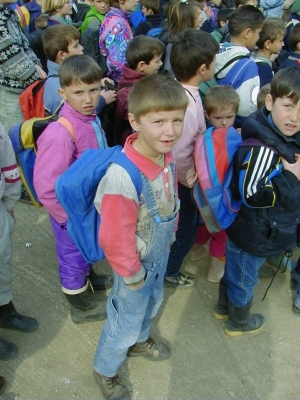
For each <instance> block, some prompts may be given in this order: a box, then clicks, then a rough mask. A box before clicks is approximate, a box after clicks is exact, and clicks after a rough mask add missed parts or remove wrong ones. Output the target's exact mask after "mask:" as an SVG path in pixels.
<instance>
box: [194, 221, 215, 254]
mask: <svg viewBox="0 0 300 400" xmlns="http://www.w3.org/2000/svg"><path fill="white" fill-rule="evenodd" d="M210 237H211V236H210V233H209V232H208V230H207V228H206V226H205V225H200V226H197V230H196V236H195V244H196V245H198V246H194V248H192V250H191V251H190V259H191V260H192V261H197V260H199V259H200V258H202V257H205V256H207V255H208V246H205V244H206V243H207V242H208V241H209V240H210Z"/></svg>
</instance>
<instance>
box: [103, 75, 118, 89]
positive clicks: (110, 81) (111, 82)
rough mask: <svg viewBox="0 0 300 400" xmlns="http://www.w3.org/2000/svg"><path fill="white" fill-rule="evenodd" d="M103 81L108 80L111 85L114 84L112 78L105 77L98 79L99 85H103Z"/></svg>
mask: <svg viewBox="0 0 300 400" xmlns="http://www.w3.org/2000/svg"><path fill="white" fill-rule="evenodd" d="M105 82H108V83H110V84H111V85H113V86H115V82H114V81H113V80H112V79H110V78H107V77H105V78H102V79H101V81H100V84H101V87H105Z"/></svg>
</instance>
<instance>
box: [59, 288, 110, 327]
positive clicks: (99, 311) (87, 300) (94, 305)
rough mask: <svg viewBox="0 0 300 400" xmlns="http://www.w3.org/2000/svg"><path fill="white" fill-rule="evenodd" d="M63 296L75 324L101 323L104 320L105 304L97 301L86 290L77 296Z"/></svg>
mask: <svg viewBox="0 0 300 400" xmlns="http://www.w3.org/2000/svg"><path fill="white" fill-rule="evenodd" d="M65 296H66V298H67V300H68V302H69V304H70V306H71V318H72V321H73V322H75V323H76V324H84V323H86V322H94V321H101V320H103V319H105V318H106V302H105V301H97V300H95V298H94V296H93V295H92V294H91V293H90V292H89V289H86V290H85V291H84V292H81V293H78V294H67V293H65Z"/></svg>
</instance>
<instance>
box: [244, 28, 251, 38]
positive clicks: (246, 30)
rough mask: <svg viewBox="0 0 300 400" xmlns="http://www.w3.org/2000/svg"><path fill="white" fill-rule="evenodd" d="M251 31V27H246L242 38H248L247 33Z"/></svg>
mask: <svg viewBox="0 0 300 400" xmlns="http://www.w3.org/2000/svg"><path fill="white" fill-rule="evenodd" d="M251 33H252V29H251V28H246V29H245V30H244V39H248V38H249V35H250V34H251Z"/></svg>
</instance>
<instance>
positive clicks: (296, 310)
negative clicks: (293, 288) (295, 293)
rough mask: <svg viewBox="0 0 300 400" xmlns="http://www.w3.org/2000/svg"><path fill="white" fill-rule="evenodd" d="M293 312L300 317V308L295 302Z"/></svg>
mask: <svg viewBox="0 0 300 400" xmlns="http://www.w3.org/2000/svg"><path fill="white" fill-rule="evenodd" d="M293 313H294V314H295V315H297V316H298V317H300V308H298V307H297V306H296V305H295V304H293Z"/></svg>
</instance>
